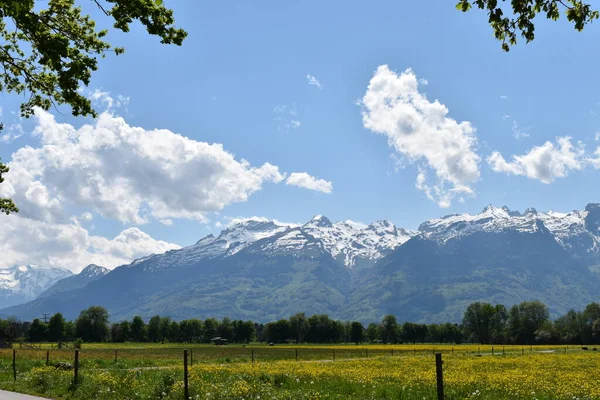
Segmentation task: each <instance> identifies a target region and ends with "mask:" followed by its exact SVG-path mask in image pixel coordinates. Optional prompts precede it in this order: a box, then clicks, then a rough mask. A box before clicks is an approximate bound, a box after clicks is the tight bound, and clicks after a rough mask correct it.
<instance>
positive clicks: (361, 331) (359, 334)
mask: <svg viewBox="0 0 600 400" xmlns="http://www.w3.org/2000/svg"><path fill="white" fill-rule="evenodd" d="M364 340H365V327H364V326H363V324H361V323H360V322H358V321H354V322H352V323H351V324H350V341H351V342H353V343H356V344H359V343H362V342H363V341H364Z"/></svg>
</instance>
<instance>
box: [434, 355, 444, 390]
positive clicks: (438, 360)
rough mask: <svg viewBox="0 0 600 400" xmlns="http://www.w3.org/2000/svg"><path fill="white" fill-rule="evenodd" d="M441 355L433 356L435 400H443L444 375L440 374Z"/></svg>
mask: <svg viewBox="0 0 600 400" xmlns="http://www.w3.org/2000/svg"><path fill="white" fill-rule="evenodd" d="M442 364H443V361H442V354H441V353H437V354H436V355H435V375H436V379H437V398H438V400H444V374H443V372H442Z"/></svg>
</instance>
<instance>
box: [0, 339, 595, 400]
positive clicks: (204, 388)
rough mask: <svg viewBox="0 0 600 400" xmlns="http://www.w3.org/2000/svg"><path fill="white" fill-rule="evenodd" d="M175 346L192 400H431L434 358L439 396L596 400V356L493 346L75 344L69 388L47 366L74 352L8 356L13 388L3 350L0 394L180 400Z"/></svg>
mask: <svg viewBox="0 0 600 400" xmlns="http://www.w3.org/2000/svg"><path fill="white" fill-rule="evenodd" d="M184 347H186V348H188V349H189V352H190V353H192V354H193V366H190V368H189V381H190V396H191V397H192V398H193V399H244V400H248V399H406V400H412V399H417V400H422V399H430V398H431V399H433V398H436V393H435V388H436V381H435V357H434V355H433V353H437V352H441V353H443V358H444V381H445V390H446V398H447V399H467V398H473V397H477V398H481V399H531V400H533V399H569V400H573V399H600V371H599V367H600V354H599V353H600V352H594V351H582V350H581V349H580V348H578V347H572V346H571V347H569V348H568V349H567V348H566V347H565V346H533V347H529V346H505V347H504V348H503V346H493V355H492V346H477V345H475V346H473V345H462V346H456V345H455V346H449V345H446V346H441V345H395V346H388V345H362V346H355V345H334V346H309V345H300V346H275V347H269V346H264V345H263V346H261V345H251V346H246V347H242V346H231V345H230V346H221V347H218V346H209V345H187V346H184V345H180V344H164V345H156V344H155V345H148V344H123V345H113V344H84V346H83V348H82V350H81V351H80V371H79V374H80V382H79V384H78V385H76V386H74V385H73V371H61V370H58V369H56V368H54V367H53V366H52V365H53V364H54V363H56V362H58V361H64V362H71V363H72V362H73V350H70V349H67V350H60V351H59V350H50V366H48V367H47V366H46V365H45V364H46V350H26V349H17V380H16V381H14V380H13V370H12V350H10V349H8V350H0V388H2V389H8V390H15V391H20V392H27V393H35V394H40V395H44V396H47V397H52V398H73V399H183V398H184V396H183V357H182V354H183V348H184ZM590 349H591V346H590ZM503 350H504V352H503ZM115 351H117V354H116V356H117V361H115ZM296 351H298V361H296ZM252 353H254V361H255V362H254V363H253V362H252ZM392 353H393V355H392ZM334 357H335V360H334ZM190 361H191V360H190Z"/></svg>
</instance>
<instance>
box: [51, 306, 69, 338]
mask: <svg viewBox="0 0 600 400" xmlns="http://www.w3.org/2000/svg"><path fill="white" fill-rule="evenodd" d="M66 324H67V321H66V320H65V317H63V315H62V314H61V313H56V314H54V315H53V316H52V317H50V321H48V339H49V340H50V341H52V342H62V341H64V340H65V329H66Z"/></svg>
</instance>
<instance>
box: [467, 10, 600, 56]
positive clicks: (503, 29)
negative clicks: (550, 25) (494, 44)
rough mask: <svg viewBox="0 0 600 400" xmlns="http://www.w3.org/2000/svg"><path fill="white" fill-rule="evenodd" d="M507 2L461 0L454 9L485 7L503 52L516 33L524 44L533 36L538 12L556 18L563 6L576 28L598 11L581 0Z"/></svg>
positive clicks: (515, 39)
mask: <svg viewBox="0 0 600 400" xmlns="http://www.w3.org/2000/svg"><path fill="white" fill-rule="evenodd" d="M506 3H507V2H506V1H505V0H502V1H498V0H460V1H459V2H458V4H456V8H457V9H458V10H460V11H463V12H466V11H469V10H470V9H471V8H473V6H475V7H476V8H479V9H481V10H485V12H486V13H487V15H488V22H489V24H490V26H491V27H492V29H493V30H494V36H495V37H496V39H498V40H500V41H501V42H502V49H503V50H504V51H509V50H510V46H513V45H515V44H517V36H518V35H519V34H520V35H521V36H522V37H523V38H524V39H525V41H526V42H527V43H529V42H531V41H532V40H533V39H534V38H535V25H534V23H533V20H534V19H535V17H536V16H537V15H538V14H542V15H544V16H546V18H548V19H551V20H554V21H556V20H558V19H559V18H560V15H561V9H562V11H564V14H565V16H566V18H567V20H568V21H569V22H572V23H573V25H574V27H575V29H576V30H578V31H582V30H583V28H584V27H585V26H586V25H587V24H589V23H591V22H592V21H594V20H595V19H598V17H600V14H599V13H598V11H596V10H593V9H592V6H591V5H590V4H586V3H584V2H583V1H582V0H511V1H510V7H508V6H506V5H505V4H506Z"/></svg>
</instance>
